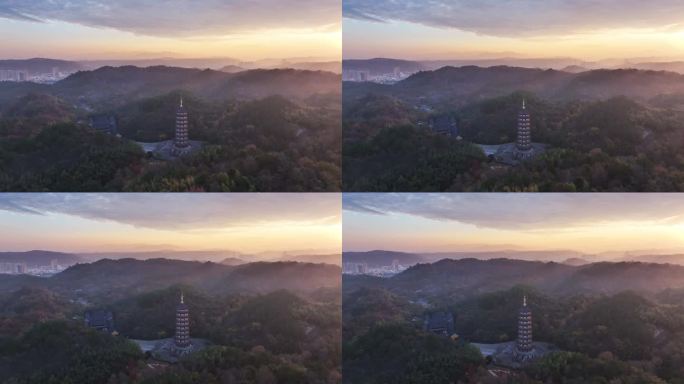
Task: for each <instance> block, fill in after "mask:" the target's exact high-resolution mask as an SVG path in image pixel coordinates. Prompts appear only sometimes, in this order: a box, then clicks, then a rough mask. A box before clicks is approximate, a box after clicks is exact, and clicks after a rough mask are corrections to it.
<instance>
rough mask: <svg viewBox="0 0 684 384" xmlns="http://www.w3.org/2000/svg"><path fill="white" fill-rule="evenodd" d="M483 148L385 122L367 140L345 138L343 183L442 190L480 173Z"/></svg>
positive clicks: (371, 188)
mask: <svg viewBox="0 0 684 384" xmlns="http://www.w3.org/2000/svg"><path fill="white" fill-rule="evenodd" d="M483 161H485V156H484V153H483V152H482V150H481V149H480V148H478V147H476V146H474V145H472V144H470V143H466V142H463V141H458V140H456V139H450V138H446V137H442V136H437V135H434V134H432V133H430V132H427V131H425V130H423V129H418V128H414V127H411V126H401V127H393V128H385V129H383V130H381V131H380V133H378V134H377V135H376V136H374V137H373V138H372V139H370V140H369V141H367V142H356V143H345V145H344V154H343V166H344V175H343V177H344V180H343V183H344V189H345V190H355V191H361V190H363V191H442V190H449V189H458V188H457V185H461V183H463V182H465V181H466V180H470V179H473V178H475V176H476V174H477V173H478V164H480V163H482V162H483Z"/></svg>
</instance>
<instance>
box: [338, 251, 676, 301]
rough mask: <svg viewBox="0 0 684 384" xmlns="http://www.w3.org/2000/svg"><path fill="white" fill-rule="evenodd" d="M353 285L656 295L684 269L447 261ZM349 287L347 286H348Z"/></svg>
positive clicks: (431, 291) (428, 291)
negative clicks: (526, 288)
mask: <svg viewBox="0 0 684 384" xmlns="http://www.w3.org/2000/svg"><path fill="white" fill-rule="evenodd" d="M347 282H349V286H350V287H358V286H369V287H383V288H386V289H390V290H393V291H397V292H404V293H407V294H408V293H409V292H417V291H420V292H421V294H424V295H434V296H440V295H445V294H451V293H454V292H469V293H468V294H472V293H473V292H489V291H496V290H501V289H508V288H510V287H513V286H516V285H520V284H523V285H528V286H534V287H536V288H538V289H540V290H542V291H544V292H548V293H553V294H577V293H606V294H611V293H616V292H621V291H623V290H635V291H638V292H644V293H649V294H653V293H657V292H660V291H663V290H666V289H679V288H684V267H682V266H678V265H671V264H654V263H641V262H618V263H610V262H600V263H591V264H586V265H581V266H571V265H566V264H560V263H555V262H540V261H523V260H511V259H492V260H477V259H461V260H452V259H444V260H441V261H438V262H436V263H431V264H427V263H426V264H417V265H415V266H413V267H411V268H409V269H407V270H406V271H404V272H402V273H399V274H397V275H395V276H393V277H391V278H387V279H365V278H363V277H354V276H349V277H345V285H346V284H347ZM345 290H347V287H346V286H345Z"/></svg>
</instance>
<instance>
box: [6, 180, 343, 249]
mask: <svg viewBox="0 0 684 384" xmlns="http://www.w3.org/2000/svg"><path fill="white" fill-rule="evenodd" d="M340 200H341V198H340V196H339V195H338V194H325V193H306V194H289V193H274V194H269V193H258V194H256V193H253V194H239V193H235V194H165V193H141V194H135V193H122V194H47V193H41V194H30V193H29V194H13V193H3V194H0V245H1V248H2V249H0V251H27V250H34V249H42V250H51V251H61V252H115V251H129V252H130V251H152V250H177V251H183V250H195V251H200V250H230V251H236V252H241V253H249V254H254V253H258V252H267V251H283V252H287V251H298V250H312V251H318V252H326V253H337V252H339V251H340V247H341V223H340V215H341V212H340V211H341V207H340V205H341V201H340Z"/></svg>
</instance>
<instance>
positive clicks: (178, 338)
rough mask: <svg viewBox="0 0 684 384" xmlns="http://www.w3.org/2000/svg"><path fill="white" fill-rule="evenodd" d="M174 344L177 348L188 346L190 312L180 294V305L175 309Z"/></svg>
mask: <svg viewBox="0 0 684 384" xmlns="http://www.w3.org/2000/svg"><path fill="white" fill-rule="evenodd" d="M174 342H175V344H176V347H177V348H187V347H189V346H190V311H189V309H188V306H187V305H186V304H185V301H184V299H183V293H182V292H181V296H180V303H179V304H178V306H177V307H176V334H175V336H174Z"/></svg>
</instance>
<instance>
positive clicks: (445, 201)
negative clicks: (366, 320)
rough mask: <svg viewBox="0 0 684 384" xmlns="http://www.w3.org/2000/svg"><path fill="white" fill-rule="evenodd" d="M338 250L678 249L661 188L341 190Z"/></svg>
mask: <svg viewBox="0 0 684 384" xmlns="http://www.w3.org/2000/svg"><path fill="white" fill-rule="evenodd" d="M342 227H343V233H344V236H343V251H345V252H349V251H369V250H375V249H384V250H393V251H406V252H458V251H478V250H485V251H492V250H527V251H532V250H534V251H544V250H548V251H551V250H573V251H578V252H583V253H587V254H601V253H608V252H622V251H646V250H654V251H657V250H660V251H672V252H682V251H684V235H682V234H683V233H684V198H681V197H680V196H676V195H667V194H645V195H635V194H580V195H573V194H552V195H547V194H491V195H489V194H471V195H463V194H414V193H407V194H387V195H384V196H381V195H374V194H364V193H359V194H346V195H345V196H344V197H343V221H342Z"/></svg>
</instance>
